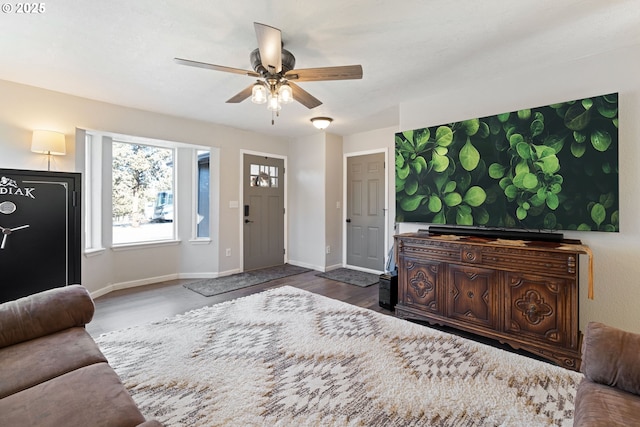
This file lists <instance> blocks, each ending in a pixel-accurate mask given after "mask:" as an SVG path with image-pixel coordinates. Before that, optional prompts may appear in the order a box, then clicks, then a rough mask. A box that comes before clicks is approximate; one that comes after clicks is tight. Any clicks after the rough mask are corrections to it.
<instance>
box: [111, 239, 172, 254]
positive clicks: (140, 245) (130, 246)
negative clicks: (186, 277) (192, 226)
mask: <svg viewBox="0 0 640 427" xmlns="http://www.w3.org/2000/svg"><path fill="white" fill-rule="evenodd" d="M179 244H180V240H162V241H152V242H136V243H122V244H118V245H114V246H112V247H111V250H112V251H114V252H120V251H133V250H137V249H147V248H157V247H162V246H175V245H179Z"/></svg>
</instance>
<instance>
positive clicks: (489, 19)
mask: <svg viewBox="0 0 640 427" xmlns="http://www.w3.org/2000/svg"><path fill="white" fill-rule="evenodd" d="M8 4H13V5H15V4H16V3H15V2H14V3H11V2H10V3H8ZM43 4H44V5H45V8H46V10H45V12H44V13H42V14H29V15H27V14H17V13H2V16H0V25H1V26H0V28H1V29H2V31H1V32H0V64H1V65H0V79H3V80H9V81H14V82H19V83H23V84H27V85H32V86H37V87H42V88H47V89H51V90H55V91H59V92H64V93H68V94H73V95H77V96H81V97H85V98H90V99H95V100H100V101H105V102H109V103H113V104H118V105H124V106H129V107H134V108H140V109H144V110H149V111H154V112H158V113H165V114H170V115H175V116H180V117H187V118H192V119H197V120H203V121H207V122H213V123H219V124H224V125H228V126H232V127H236V128H240V129H246V130H251V131H256V132H261V133H266V134H271V135H278V136H289V137H297V136H303V135H308V134H310V133H313V132H314V130H313V128H311V125H310V123H309V119H310V118H311V117H314V116H330V117H333V118H334V120H335V121H334V123H333V124H332V127H331V128H330V131H331V132H332V133H336V134H339V135H348V134H352V133H356V132H362V131H366V130H370V129H377V128H381V127H387V126H393V125H396V124H397V123H398V105H399V104H400V103H401V102H404V101H410V100H412V99H415V98H417V97H419V96H426V97H428V96H429V94H431V93H439V92H442V91H443V90H445V89H446V88H453V87H455V86H456V85H457V84H460V82H465V83H468V82H469V81H478V82H480V83H481V82H482V81H483V80H484V79H495V78H499V77H500V76H501V75H511V74H513V73H518V71H519V70H525V69H526V68H528V67H532V66H539V65H540V64H541V63H544V64H547V65H548V66H549V67H553V66H554V65H556V64H561V63H564V62H570V61H575V60H577V59H580V58H584V57H588V56H592V55H598V54H601V53H604V52H607V51H610V50H616V49H619V48H621V47H626V46H632V45H634V46H635V45H637V44H638V43H639V42H640V2H638V0H606V1H605V0H323V1H312V0H233V1H221V0H218V1H212V0H189V1H184V0H162V1H158V0H104V1H96V0H93V1H87V0H56V1H45V2H44V3H43ZM253 22H260V23H264V24H268V25H271V26H274V27H277V28H280V29H281V30H282V38H283V42H284V47H285V48H286V49H287V50H289V51H290V52H292V53H293V54H294V55H295V57H296V68H312V67H324V66H337V65H351V64H362V67H363V70H364V76H363V79H362V80H349V81H328V82H305V83H299V84H300V86H302V87H303V88H304V89H305V90H307V91H308V92H310V93H311V94H312V95H314V96H315V97H316V98H318V99H320V100H321V101H323V103H324V104H323V105H321V106H319V107H317V108H315V109H313V110H308V109H306V108H305V107H303V106H302V105H300V104H298V103H293V104H289V105H285V106H284V107H283V110H282V112H281V115H280V117H279V118H277V119H276V123H275V125H274V126H272V125H271V114H270V112H269V111H267V109H266V107H265V106H264V105H254V104H252V103H251V102H250V101H249V100H247V101H245V102H243V103H241V104H226V103H225V101H226V100H227V99H228V98H230V97H231V96H232V95H235V94H236V93H237V92H239V91H240V90H242V89H243V88H245V87H247V86H248V85H250V84H251V83H252V82H253V80H252V79H251V78H250V77H247V76H243V75H236V74H228V73H222V72H217V71H211V70H204V69H199V68H192V67H185V66H183V65H177V64H175V63H174V62H173V58H174V57H182V58H187V59H193V60H197V61H202V62H209V63H214V64H218V65H225V66H229V67H234V68H243V69H248V70H249V69H251V65H250V62H249V53H250V52H251V51H252V50H253V49H255V48H256V47H257V42H256V38H255V32H254V28H253ZM3 102H5V103H7V102H8V101H7V100H4V99H3Z"/></svg>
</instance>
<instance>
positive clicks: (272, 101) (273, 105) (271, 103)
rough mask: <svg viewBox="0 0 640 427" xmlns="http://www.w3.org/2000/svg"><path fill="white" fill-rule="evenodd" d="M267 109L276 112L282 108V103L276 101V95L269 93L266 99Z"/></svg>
mask: <svg viewBox="0 0 640 427" xmlns="http://www.w3.org/2000/svg"><path fill="white" fill-rule="evenodd" d="M267 101H268V102H267V109H268V110H269V111H275V112H278V111H280V110H281V109H282V105H280V101H278V95H271V94H269V98H268V100H267Z"/></svg>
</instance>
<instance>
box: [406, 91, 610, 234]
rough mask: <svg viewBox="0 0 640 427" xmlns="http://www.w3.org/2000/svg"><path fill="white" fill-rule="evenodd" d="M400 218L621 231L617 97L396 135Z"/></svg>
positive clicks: (542, 108) (490, 117)
mask: <svg viewBox="0 0 640 427" xmlns="http://www.w3.org/2000/svg"><path fill="white" fill-rule="evenodd" d="M395 156H396V159H395V167H396V221H397V222H421V223H430V224H452V225H465V226H468V225H474V226H486V227H499V228H525V229H530V230H581V231H608V232H616V231H619V191H618V94H617V93H612V94H608V95H602V96H595V97H591V98H585V99H581V100H575V101H568V102H562V103H558V104H552V105H548V106H544V107H537V108H530V109H523V110H519V111H514V112H509V113H502V114H497V115H495V116H489V117H482V118H477V119H470V120H464V121H461V122H456V123H450V124H445V125H439V126H433V127H428V128H422V129H414V130H409V131H404V132H399V133H397V134H396V135H395Z"/></svg>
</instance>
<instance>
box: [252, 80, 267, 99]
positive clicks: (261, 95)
mask: <svg viewBox="0 0 640 427" xmlns="http://www.w3.org/2000/svg"><path fill="white" fill-rule="evenodd" d="M251 102H253V103H254V104H264V103H265V102H267V88H265V87H264V84H262V83H260V82H257V83H255V84H254V85H253V88H252V89H251Z"/></svg>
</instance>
